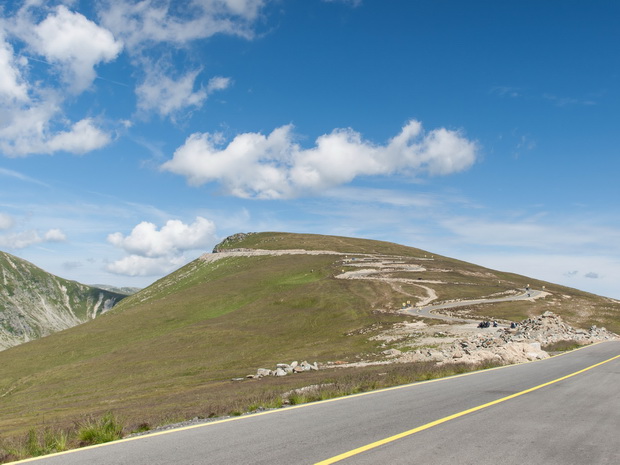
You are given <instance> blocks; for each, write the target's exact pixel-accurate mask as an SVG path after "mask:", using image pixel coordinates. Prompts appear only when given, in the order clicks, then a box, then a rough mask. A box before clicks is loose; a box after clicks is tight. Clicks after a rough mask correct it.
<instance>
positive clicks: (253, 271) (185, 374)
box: [0, 233, 620, 441]
mask: <svg viewBox="0 0 620 465" xmlns="http://www.w3.org/2000/svg"><path fill="white" fill-rule="evenodd" d="M232 246H233V247H259V248H308V249H327V250H339V251H343V252H346V253H351V254H353V253H358V254H359V253H371V252H376V253H382V254H399V255H403V256H406V257H409V258H410V259H411V260H413V259H414V258H415V257H423V255H424V254H428V253H427V252H424V251H421V250H418V249H412V248H407V247H402V246H398V245H396V244H390V243H384V242H379V241H364V240H362V239H350V238H338V237H333V236H313V235H293V234H280V233H274V234H267V233H265V234H256V235H251V236H248V238H247V239H246V240H244V241H241V242H240V243H237V244H233V245H232ZM428 255H429V256H430V254H428ZM341 262H342V257H340V256H332V255H295V256H291V255H288V256H287V255H283V256H277V257H276V256H256V257H242V258H226V259H222V260H219V261H216V262H212V263H205V262H204V261H200V260H197V261H194V262H192V263H190V264H188V265H187V266H185V267H183V268H181V269H180V270H178V271H177V272H175V273H172V274H171V275H169V276H167V277H166V278H163V279H162V280H160V281H158V282H156V283H154V284H153V285H152V286H150V287H149V288H147V289H145V290H143V291H141V292H139V293H137V294H135V295H133V296H130V297H127V298H126V299H124V300H123V301H122V302H121V303H120V304H119V305H118V306H117V307H115V308H114V310H112V311H111V312H108V313H107V314H104V315H103V316H101V317H99V318H97V319H95V320H94V321H91V322H89V323H87V324H84V325H80V326H77V327H74V328H71V329H69V330H66V331H62V332H60V333H56V334H54V335H51V336H49V337H46V338H43V339H39V340H36V341H32V342H30V343H27V344H23V345H20V346H17V347H14V348H11V349H8V350H6V351H2V352H0V400H1V402H0V431H2V432H3V436H4V437H7V436H10V437H18V436H24V435H26V434H27V433H28V431H29V430H30V429H31V428H33V427H34V428H36V429H37V431H40V430H41V431H42V428H45V425H46V424H49V422H52V423H53V424H54V425H58V427H59V428H65V429H70V428H71V427H72V426H74V425H75V421H76V419H80V418H86V417H88V416H90V415H101V414H102V413H101V412H108V411H110V412H113V413H114V415H116V416H117V417H122V418H123V419H124V421H125V423H126V424H127V428H126V429H127V431H132V430H136V429H138V428H139V427H140V425H141V424H144V425H149V428H150V425H158V424H160V422H162V421H164V422H165V421H172V420H174V419H178V420H182V419H187V418H194V417H200V418H209V417H214V416H222V415H228V414H234V413H243V412H246V411H248V409H249V410H256V409H258V408H273V407H278V406H280V405H282V404H283V402H284V400H283V399H282V398H281V395H282V393H284V392H287V391H290V390H294V389H297V388H300V387H303V386H307V385H312V384H319V385H325V384H329V383H334V384H335V386H337V388H336V389H335V392H332V391H334V388H330V389H327V388H325V389H324V390H323V391H324V392H321V396H327V395H345V394H346V393H351V392H360V390H367V389H372V388H374V387H381V386H384V385H388V384H391V385H393V384H399V383H403V382H411V381H413V380H418V379H423V378H424V376H427V375H424V374H423V373H418V374H415V370H417V368H413V367H409V368H408V371H409V372H410V373H404V372H402V373H401V372H399V371H398V370H397V369H396V368H394V370H396V371H393V370H392V369H391V368H390V370H387V369H386V368H385V366H383V367H381V368H380V369H375V368H373V367H366V368H364V369H359V370H358V369H347V370H334V371H333V372H331V371H330V372H326V371H324V370H322V371H319V372H308V373H303V374H300V375H295V376H290V377H284V378H278V379H276V378H264V379H262V380H260V381H248V382H245V381H244V382H239V383H236V382H232V381H231V378H237V377H243V376H245V375H247V374H250V373H255V372H256V370H257V368H261V367H263V368H272V367H274V366H275V364H276V363H280V362H287V363H288V362H290V361H292V360H299V361H301V360H308V361H310V362H314V361H319V362H326V361H328V360H347V361H354V360H356V357H357V356H358V355H360V354H362V355H363V356H364V357H365V358H368V357H371V355H370V354H373V353H379V352H381V350H383V349H380V348H379V347H378V345H379V344H380V342H377V341H370V340H369V338H370V337H371V336H372V335H373V331H375V332H376V331H378V329H379V328H382V327H383V328H385V327H388V326H390V325H392V324H393V323H396V322H399V321H404V320H408V319H409V318H410V317H407V316H403V315H394V314H387V313H380V312H377V311H375V310H378V309H381V308H385V307H386V306H387V305H388V304H390V303H391V304H392V305H395V306H397V307H399V306H400V303H401V302H403V301H406V300H410V298H407V297H406V296H405V295H403V294H401V293H399V292H397V291H395V290H394V289H393V288H392V287H391V286H389V285H388V283H385V282H380V281H362V280H340V279H335V278H334V275H336V274H338V273H339V272H340V270H341V269H342V263H341ZM424 263H428V264H431V263H432V264H433V267H435V269H437V270H438V269H458V270H460V273H459V280H460V281H459V282H463V283H466V279H468V277H470V278H471V279H472V281H471V282H472V285H471V286H470V287H471V288H474V287H475V288H480V287H481V282H480V280H481V279H482V278H481V275H484V274H485V273H493V280H495V279H496V278H497V281H500V282H501V283H502V285H504V284H505V283H509V284H505V285H506V286H513V287H517V286H518V285H522V286H524V285H525V284H526V283H530V284H532V286H539V285H542V284H541V283H540V282H535V281H534V280H529V279H527V278H524V277H520V276H517V275H511V274H507V273H501V272H495V271H492V270H486V269H484V268H481V267H476V266H475V265H472V264H467V263H464V262H459V261H457V260H453V259H449V258H446V257H440V256H435V257H434V261H432V262H431V261H428V262H424ZM429 266H430V265H429ZM437 274H438V275H440V274H441V273H439V272H437ZM425 285H426V286H431V287H433V285H430V284H425ZM489 286H490V287H493V286H495V284H493V285H491V284H489ZM547 286H548V287H549V288H551V287H552V286H551V285H548V284H547ZM414 288H415V289H417V290H418V291H419V288H416V287H415V286H406V285H403V286H402V289H403V290H404V291H405V292H406V293H409V292H410V291H411V292H413V291H412V290H413V289H414ZM552 290H553V292H554V295H553V296H552V297H551V298H549V297H548V298H546V299H542V300H537V301H535V302H514V303H504V304H497V305H492V306H489V305H487V306H479V310H478V309H474V310H475V311H480V312H484V314H485V315H486V314H488V313H492V312H497V314H498V316H496V317H498V318H499V317H500V316H499V315H500V314H501V315H505V316H506V317H509V318H508V319H514V320H520V319H523V318H525V317H527V316H529V315H530V314H531V313H536V314H540V313H542V312H543V311H544V310H546V309H552V310H553V311H555V312H556V313H561V314H562V315H565V314H566V315H568V316H569V317H570V318H573V319H577V318H578V315H579V312H577V310H573V307H571V305H572V304H574V303H580V305H589V307H588V308H591V309H593V310H592V311H593V312H594V316H591V317H590V320H589V321H594V323H592V324H597V325H599V326H607V327H608V329H612V327H611V325H607V324H604V321H610V322H612V323H613V320H614V318H616V320H620V319H618V318H617V315H618V314H619V308H620V306H618V305H617V304H613V303H611V302H608V301H606V300H604V299H602V298H599V297H596V296H592V295H589V294H585V293H579V292H578V291H574V290H572V291H571V290H569V289H566V288H560V287H559V286H557V287H553V288H552ZM485 292H487V291H485ZM493 292H495V291H493ZM561 295H568V296H570V299H568V298H564V297H561ZM553 299H555V300H553ZM596 312H598V313H596ZM601 315H603V316H601ZM490 316H493V315H490ZM599 320H601V322H600V323H598V321H599ZM603 320H604V321H603ZM428 322H430V323H438V322H437V321H435V320H428ZM569 322H570V321H569ZM585 323H587V322H585ZM616 326H618V323H616ZM586 327H587V326H586ZM372 328H376V329H372ZM366 329H371V330H370V331H367V330H366ZM427 368H428V367H427ZM405 371H407V370H405ZM380 373H388V374H385V375H383V374H380ZM346 376H350V377H351V378H346ZM429 376H430V375H429ZM432 376H440V375H439V374H437V373H435V374H433V375H432ZM384 383H386V384H384ZM295 401H303V399H297V400H295ZM41 441H43V439H41Z"/></svg>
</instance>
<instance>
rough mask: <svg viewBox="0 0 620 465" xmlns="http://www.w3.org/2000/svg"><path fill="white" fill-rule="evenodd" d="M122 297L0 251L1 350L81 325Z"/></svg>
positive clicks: (105, 310)
mask: <svg viewBox="0 0 620 465" xmlns="http://www.w3.org/2000/svg"><path fill="white" fill-rule="evenodd" d="M124 297H125V295H123V294H120V293H116V292H110V291H106V290H104V289H99V288H95V287H92V286H87V285H85V284H80V283H78V282H76V281H69V280H66V279H63V278H59V277H57V276H54V275H52V274H50V273H47V272H46V271H44V270H42V269H40V268H38V267H36V266H35V265H33V264H32V263H29V262H27V261H26V260H22V259H20V258H18V257H15V256H13V255H11V254H8V253H6V252H0V350H4V349H8V348H9V347H13V346H16V345H19V344H22V343H24V342H28V341H31V340H33V339H37V338H40V337H43V336H47V335H49V334H51V333H54V332H56V331H60V330H63V329H67V328H70V327H72V326H76V325H78V324H80V323H84V322H86V321H88V320H91V319H93V318H95V317H97V316H98V315H101V314H102V313H105V312H107V311H108V310H110V309H111V308H112V307H113V306H114V305H115V304H116V303H117V302H119V301H120V300H121V299H123V298H124Z"/></svg>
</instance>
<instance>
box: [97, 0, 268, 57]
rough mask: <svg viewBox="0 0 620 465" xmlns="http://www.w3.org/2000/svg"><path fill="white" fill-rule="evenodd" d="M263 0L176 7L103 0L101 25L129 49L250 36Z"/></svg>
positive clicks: (164, 1)
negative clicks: (222, 36)
mask: <svg viewBox="0 0 620 465" xmlns="http://www.w3.org/2000/svg"><path fill="white" fill-rule="evenodd" d="M263 4H264V1H263V0H193V1H190V2H187V3H186V4H184V5H183V7H181V8H179V7H178V6H177V5H175V4H174V2H172V1H171V0H159V1H156V0H140V1H137V0H134V1H117V0H108V1H106V2H102V4H101V7H100V11H99V15H100V17H101V20H102V24H103V25H104V26H105V27H107V28H108V29H109V30H111V31H112V32H113V33H114V34H115V35H116V36H117V37H120V38H122V39H123V40H124V42H125V43H126V44H127V45H128V46H129V47H130V48H131V49H135V48H140V47H142V46H144V45H146V44H149V43H157V42H171V43H177V44H184V43H187V42H190V41H193V40H197V39H205V38H207V37H211V36H213V35H215V34H229V35H238V36H241V37H248V38H249V37H251V36H252V35H253V32H252V29H251V24H252V22H253V21H254V20H255V19H256V18H257V17H258V14H259V12H260V9H261V7H262V6H263Z"/></svg>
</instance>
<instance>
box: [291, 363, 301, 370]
mask: <svg viewBox="0 0 620 465" xmlns="http://www.w3.org/2000/svg"><path fill="white" fill-rule="evenodd" d="M297 365H299V363H297V362H291V368H292V369H293V370H294V369H295V367H296V366H297Z"/></svg>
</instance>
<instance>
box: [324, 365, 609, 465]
mask: <svg viewBox="0 0 620 465" xmlns="http://www.w3.org/2000/svg"><path fill="white" fill-rule="evenodd" d="M617 358H620V355H616V356H615V357H612V358H610V359H607V360H604V361H602V362H599V363H596V364H594V365H590V366H589V367H587V368H584V369H582V370H579V371H575V372H574V373H571V374H569V375H566V376H562V377H561V378H557V379H554V380H553V381H549V382H547V383H544V384H539V385H538V386H534V387H532V388H529V389H526V390H524V391H520V392H517V393H515V394H511V395H509V396H506V397H502V398H501V399H497V400H494V401H492V402H488V403H486V404H482V405H479V406H477V407H473V408H470V409H468V410H463V411H462V412H459V413H455V414H454V415H450V416H447V417H444V418H440V419H439V420H435V421H432V422H430V423H426V424H425V425H422V426H418V427H417V428H413V429H410V430H409V431H404V432H402V433H399V434H395V435H394V436H390V437H388V438H385V439H381V440H379V441H376V442H373V443H370V444H367V445H365V446H362V447H358V448H357V449H353V450H350V451H348V452H345V453H343V454H340V455H336V456H335V457H331V458H329V459H327V460H322V461H321V462H317V463H315V464H314V465H329V464H332V463H336V462H340V461H341V460H344V459H347V458H349V457H353V456H354V455H358V454H361V453H362V452H366V451H369V450H371V449H375V448H377V447H379V446H383V445H384V444H388V443H390V442H394V441H397V440H398V439H402V438H404V437H407V436H411V435H412V434H415V433H419V432H420V431H424V430H427V429H429V428H432V427H433V426H437V425H440V424H442V423H446V422H448V421H450V420H454V419H455V418H459V417H462V416H465V415H467V414H469V413H473V412H477V411H478V410H482V409H484V408H487V407H491V406H492V405H496V404H499V403H501V402H505V401H507V400H510V399H514V398H515V397H519V396H522V395H524V394H528V393H530V392H533V391H537V390H538V389H541V388H544V387H546V386H550V385H551V384H555V383H558V382H560V381H564V380H565V379H568V378H572V377H573V376H577V375H579V374H581V373H584V372H586V371H588V370H591V369H592V368H596V367H598V366H601V365H603V364H605V363H608V362H611V361H612V360H615V359H617Z"/></svg>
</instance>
